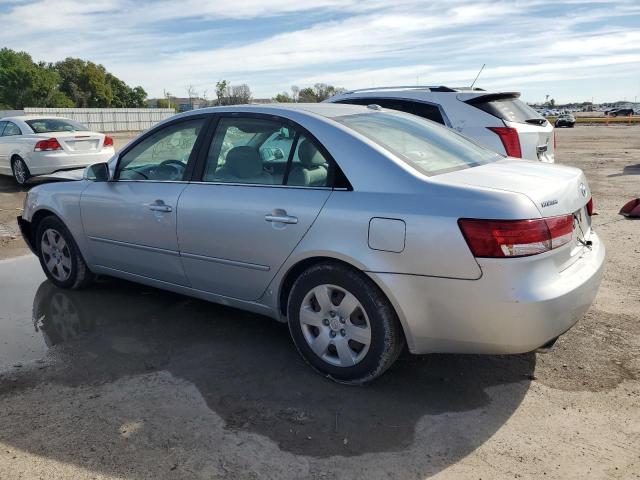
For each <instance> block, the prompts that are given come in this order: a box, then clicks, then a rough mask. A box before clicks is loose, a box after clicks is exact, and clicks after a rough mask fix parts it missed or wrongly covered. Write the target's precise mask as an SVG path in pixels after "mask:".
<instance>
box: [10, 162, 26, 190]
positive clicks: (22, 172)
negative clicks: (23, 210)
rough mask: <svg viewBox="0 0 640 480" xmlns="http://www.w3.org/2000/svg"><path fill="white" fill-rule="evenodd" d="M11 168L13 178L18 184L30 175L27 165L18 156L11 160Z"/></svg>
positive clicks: (22, 182)
mask: <svg viewBox="0 0 640 480" xmlns="http://www.w3.org/2000/svg"><path fill="white" fill-rule="evenodd" d="M11 170H12V171H13V178H14V179H15V180H16V182H17V183H18V185H24V184H25V183H27V180H29V177H31V173H30V172H29V167H27V164H26V163H24V160H22V159H21V158H20V157H16V158H14V159H13V161H12V162H11Z"/></svg>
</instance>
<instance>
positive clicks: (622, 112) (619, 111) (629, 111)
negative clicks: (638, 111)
mask: <svg viewBox="0 0 640 480" xmlns="http://www.w3.org/2000/svg"><path fill="white" fill-rule="evenodd" d="M605 114H606V115H608V116H610V117H627V116H629V115H633V108H614V109H613V110H608V111H607V112H605Z"/></svg>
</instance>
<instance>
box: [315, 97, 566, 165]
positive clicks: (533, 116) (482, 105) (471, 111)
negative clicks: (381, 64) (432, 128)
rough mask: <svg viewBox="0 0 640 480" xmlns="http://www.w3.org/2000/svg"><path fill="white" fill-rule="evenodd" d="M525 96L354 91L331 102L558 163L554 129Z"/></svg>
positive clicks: (500, 150)
mask: <svg viewBox="0 0 640 480" xmlns="http://www.w3.org/2000/svg"><path fill="white" fill-rule="evenodd" d="M519 96H520V94H519V93H515V92H487V91H484V90H481V89H478V88H475V89H468V88H449V87H444V86H438V87H420V86H418V87H384V88H368V89H362V90H352V91H349V92H345V93H343V94H340V95H336V96H334V97H331V98H330V99H328V100H326V101H327V102H332V103H351V104H356V105H369V104H377V105H380V106H382V107H384V108H392V109H394V110H400V111H402V112H407V113H412V114H414V115H418V116H419V117H423V118H426V119H428V120H432V121H434V122H437V123H440V124H442V125H445V126H447V127H451V128H453V129H455V130H456V131H458V132H460V133H462V134H463V135H466V136H467V137H469V138H471V139H472V140H474V141H476V142H478V143H479V144H481V145H483V146H485V147H487V148H489V149H491V150H493V151H494V152H498V153H500V154H502V155H507V156H509V157H516V158H525V159H529V160H539V161H541V162H547V163H553V162H554V161H555V154H554V149H555V145H554V136H553V126H552V125H551V124H550V123H549V122H548V121H547V120H546V119H545V118H544V117H543V116H542V115H540V114H539V113H538V112H536V111H535V110H534V109H533V108H531V107H529V106H528V105H527V104H526V103H524V102H523V101H521V100H520V99H519Z"/></svg>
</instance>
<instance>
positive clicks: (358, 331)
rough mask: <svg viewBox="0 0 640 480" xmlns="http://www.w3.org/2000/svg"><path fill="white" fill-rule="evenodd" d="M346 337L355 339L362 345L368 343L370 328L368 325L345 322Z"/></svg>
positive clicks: (369, 341)
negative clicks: (362, 325)
mask: <svg viewBox="0 0 640 480" xmlns="http://www.w3.org/2000/svg"><path fill="white" fill-rule="evenodd" d="M345 330H346V338H347V339H349V340H355V341H356V342H358V343H361V344H363V345H369V344H370V343H371V330H369V327H368V326H367V327H360V326H358V325H353V324H347V326H346V328H345Z"/></svg>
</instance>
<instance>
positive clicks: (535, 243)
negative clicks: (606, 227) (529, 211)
mask: <svg viewBox="0 0 640 480" xmlns="http://www.w3.org/2000/svg"><path fill="white" fill-rule="evenodd" d="M458 225H459V226H460V230H462V235H463V236H464V238H465V240H466V241H467V245H469V249H470V250H471V252H472V253H473V256H474V257H489V258H500V257H526V256H528V255H536V254H538V253H543V252H548V251H549V250H553V249H554V248H558V247H560V246H562V245H564V244H566V243H568V242H569V241H571V237H572V235H573V215H561V216H559V217H549V218H539V219H534V220H478V219H474V218H461V219H460V220H458Z"/></svg>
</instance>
